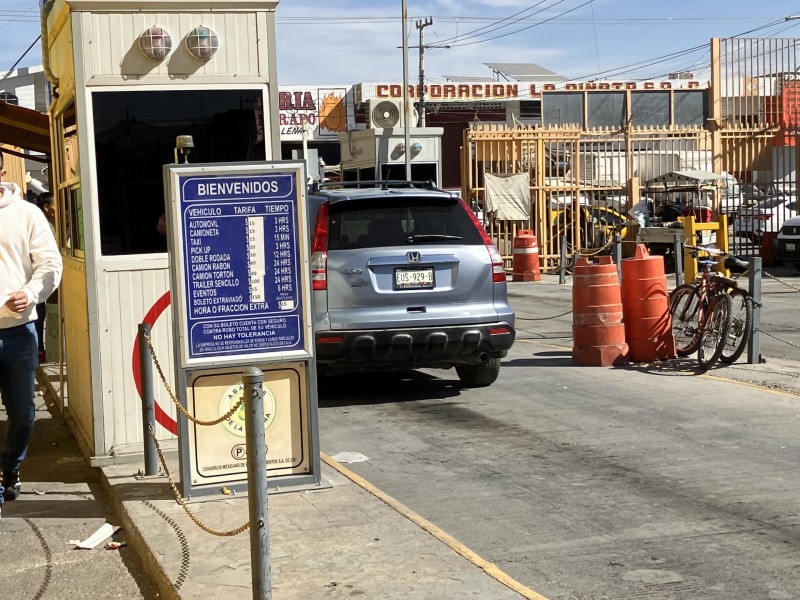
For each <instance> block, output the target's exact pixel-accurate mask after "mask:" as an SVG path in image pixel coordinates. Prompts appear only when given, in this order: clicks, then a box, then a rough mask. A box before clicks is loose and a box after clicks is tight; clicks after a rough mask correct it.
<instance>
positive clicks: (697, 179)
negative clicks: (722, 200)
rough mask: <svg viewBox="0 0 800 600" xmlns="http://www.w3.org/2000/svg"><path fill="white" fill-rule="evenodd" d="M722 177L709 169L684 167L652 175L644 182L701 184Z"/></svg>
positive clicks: (712, 181) (652, 183)
mask: <svg viewBox="0 0 800 600" xmlns="http://www.w3.org/2000/svg"><path fill="white" fill-rule="evenodd" d="M722 179H724V177H723V176H722V175H718V174H717V173H712V172H711V171H702V170H700V169H685V170H682V171H672V172H670V173H665V174H664V175H659V176H658V177H653V178H652V179H649V180H647V181H646V182H645V185H646V186H653V185H654V184H655V185H659V184H660V185H664V186H668V185H680V184H684V185H687V184H688V185H701V184H704V183H714V182H717V181H721V180H722Z"/></svg>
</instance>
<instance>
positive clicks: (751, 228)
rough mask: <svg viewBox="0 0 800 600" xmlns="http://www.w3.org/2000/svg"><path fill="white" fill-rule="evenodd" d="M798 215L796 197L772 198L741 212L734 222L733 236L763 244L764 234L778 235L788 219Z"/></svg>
mask: <svg viewBox="0 0 800 600" xmlns="http://www.w3.org/2000/svg"><path fill="white" fill-rule="evenodd" d="M797 215H798V211H797V201H796V200H795V198H794V196H770V197H768V198H767V199H766V200H762V201H761V202H759V203H758V204H755V205H753V206H748V207H745V208H742V209H741V210H739V212H738V214H737V215H736V218H735V219H734V221H733V234H734V235H736V236H739V237H744V238H747V239H749V240H751V241H753V242H756V243H761V238H762V237H763V236H764V233H770V232H774V233H777V232H778V231H780V229H781V225H782V224H783V222H784V221H785V220H786V219H790V218H792V217H796V216H797Z"/></svg>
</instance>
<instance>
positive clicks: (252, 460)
mask: <svg viewBox="0 0 800 600" xmlns="http://www.w3.org/2000/svg"><path fill="white" fill-rule="evenodd" d="M242 383H243V384H244V399H245V408H246V410H247V413H246V417H245V422H244V426H245V434H246V436H247V437H246V440H247V499H248V503H249V505H250V525H251V527H250V565H251V571H252V575H253V598H254V599H255V600H272V586H271V584H270V578H271V576H270V557H269V506H268V500H267V440H266V433H265V429H264V387H263V384H264V373H262V372H261V370H260V369H257V368H256V367H247V368H246V369H245V370H244V372H243V373H242Z"/></svg>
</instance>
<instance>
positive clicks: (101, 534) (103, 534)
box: [67, 523, 121, 550]
mask: <svg viewBox="0 0 800 600" xmlns="http://www.w3.org/2000/svg"><path fill="white" fill-rule="evenodd" d="M120 529H121V527H120V526H119V525H112V524H111V523H104V524H103V525H102V526H101V527H100V528H99V529H98V530H97V531H95V532H94V533H93V534H92V535H90V536H89V537H88V538H86V539H85V540H83V541H82V542H81V541H79V540H69V542H67V543H69V544H73V545H74V546H75V548H81V549H83V550H93V549H95V548H96V547H97V546H99V545H100V544H101V543H103V542H105V541H106V540H107V539H108V538H110V537H111V536H112V535H114V534H115V533H116V532H117V531H119V530H120Z"/></svg>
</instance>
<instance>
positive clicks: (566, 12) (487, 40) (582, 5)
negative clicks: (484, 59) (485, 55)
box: [453, 0, 594, 47]
mask: <svg viewBox="0 0 800 600" xmlns="http://www.w3.org/2000/svg"><path fill="white" fill-rule="evenodd" d="M562 1H563V0H562ZM593 1H594V0H587V1H586V2H584V3H583V4H579V5H578V6H576V7H575V8H571V9H569V10H566V11H564V12H562V13H561V14H558V15H556V16H554V17H550V18H549V19H544V20H542V21H539V22H537V23H534V24H533V25H528V26H527V27H523V28H521V29H517V30H515V31H509V32H508V33H503V34H501V35H496V36H494V37H490V38H486V39H484V40H477V41H474V42H467V43H466V44H453V45H454V46H457V47H462V46H472V45H474V44H482V43H484V42H491V41H492V40H499V39H500V38H504V37H508V36H509V35H515V34H517V33H520V32H522V31H527V30H528V29H532V28H534V27H538V26H539V25H544V24H545V23H549V22H550V21H554V20H555V19H558V18H560V17H563V16H564V15H567V14H569V13H572V12H575V11H576V10H578V9H581V8H583V7H584V6H586V5H587V4H591V3H592V2H593ZM558 4H560V2H559V3H558ZM552 6H555V5H552Z"/></svg>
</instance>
